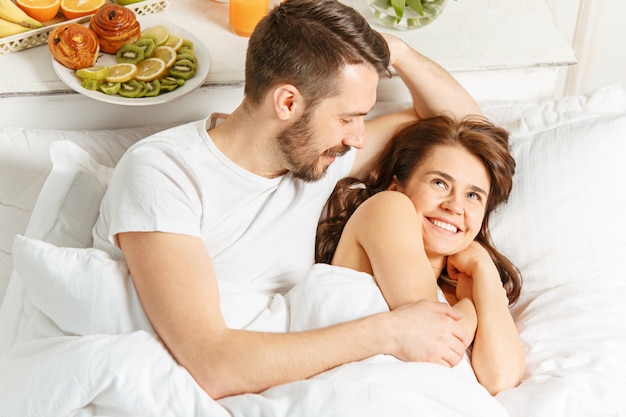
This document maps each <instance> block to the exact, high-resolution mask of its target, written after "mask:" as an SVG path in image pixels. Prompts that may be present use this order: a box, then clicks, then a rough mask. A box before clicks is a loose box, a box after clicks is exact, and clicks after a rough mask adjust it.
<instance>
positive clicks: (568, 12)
mask: <svg viewBox="0 0 626 417" xmlns="http://www.w3.org/2000/svg"><path fill="white" fill-rule="evenodd" d="M546 1H547V2H548V4H549V6H550V8H551V9H552V12H553V14H554V18H555V21H556V24H557V26H558V27H559V28H560V29H561V30H562V31H563V33H564V34H565V36H566V37H567V39H568V40H569V42H570V44H571V45H572V47H573V48H574V51H575V52H576V57H577V58H578V64H577V65H574V66H571V67H569V68H566V69H562V70H560V73H559V81H558V83H559V84H558V86H557V95H558V94H560V95H573V94H581V93H586V92H588V91H591V90H594V89H596V88H599V87H602V86H604V85H607V84H610V83H613V82H615V83H619V84H621V85H622V87H624V88H626V19H625V18H626V2H625V1H624V0H546Z"/></svg>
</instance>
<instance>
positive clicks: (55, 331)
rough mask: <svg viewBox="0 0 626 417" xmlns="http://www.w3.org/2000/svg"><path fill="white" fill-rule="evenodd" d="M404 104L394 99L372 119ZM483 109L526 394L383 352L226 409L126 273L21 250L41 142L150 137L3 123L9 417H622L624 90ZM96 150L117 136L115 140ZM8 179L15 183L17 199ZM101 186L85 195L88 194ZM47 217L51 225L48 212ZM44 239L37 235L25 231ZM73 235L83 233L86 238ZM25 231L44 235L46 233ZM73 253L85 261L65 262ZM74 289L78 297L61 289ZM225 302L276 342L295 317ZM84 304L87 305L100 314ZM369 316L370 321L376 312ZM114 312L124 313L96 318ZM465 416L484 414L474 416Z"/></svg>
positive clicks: (0, 241) (66, 239)
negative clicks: (500, 182) (504, 192)
mask: <svg viewBox="0 0 626 417" xmlns="http://www.w3.org/2000/svg"><path fill="white" fill-rule="evenodd" d="M398 106H399V104H398V103H391V104H389V105H388V106H380V108H379V109H378V111H380V112H384V111H387V110H389V109H391V108H397V107H398ZM483 108H484V109H485V111H486V112H487V115H488V116H489V117H491V118H492V120H494V121H495V122H498V123H500V124H502V125H504V126H505V127H506V128H508V129H509V130H511V132H512V136H511V138H512V145H513V151H514V154H515V155H516V159H517V161H518V170H517V173H516V177H515V179H514V180H515V184H514V193H513V195H512V196H511V199H510V201H509V203H508V204H507V205H506V206H505V207H504V208H503V209H502V210H499V211H498V212H497V213H496V214H495V218H494V222H493V225H492V226H493V227H492V234H493V237H494V240H495V241H496V244H497V246H498V247H500V248H501V249H502V250H503V251H504V252H505V253H506V254H507V255H509V256H510V257H511V259H512V260H513V261H514V262H515V263H516V264H517V265H519V266H520V267H521V268H522V274H523V275H524V278H525V286H524V289H523V292H522V298H521V299H520V301H519V303H518V304H517V305H516V306H515V307H514V308H513V310H512V311H513V314H514V318H515V320H516V324H517V326H518V328H519V330H520V334H521V337H522V341H523V343H524V347H525V352H526V359H527V366H526V372H525V375H524V379H523V381H522V383H521V385H520V386H519V387H517V388H515V389H511V390H507V391H504V392H502V393H500V394H499V395H498V396H497V397H496V399H495V401H489V400H490V398H487V400H486V401H484V400H485V398H484V397H483V396H482V395H481V394H480V389H478V388H480V387H478V386H477V385H476V384H475V383H474V384H473V385H472V386H471V387H470V386H469V385H467V379H466V378H465V376H460V375H457V376H453V377H451V375H450V374H449V373H450V372H449V371H450V370H447V371H444V370H443V368H441V367H435V366H434V365H428V364H400V363H397V361H395V360H389V359H390V358H386V357H376V358H374V359H372V360H370V361H368V362H366V363H355V364H349V365H346V366H343V367H340V368H338V369H337V370H334V371H330V372H327V373H324V374H322V375H320V376H318V377H315V378H312V379H309V380H306V381H299V382H296V383H292V384H286V385H284V386H279V387H275V388H272V389H270V390H268V391H266V392H264V393H262V394H254V395H252V394H250V395H244V396H235V397H231V398H227V399H223V400H220V401H219V402H217V403H216V402H214V401H211V400H210V399H207V397H206V396H205V395H204V394H203V392H202V391H201V390H200V389H199V387H198V386H197V385H196V384H195V382H194V381H193V379H192V378H191V377H190V376H189V375H188V374H187V373H186V371H185V370H184V369H182V368H180V367H179V366H178V365H177V364H176V363H175V362H174V361H173V360H172V359H171V357H170V356H169V354H168V353H167V351H166V350H165V349H164V348H163V346H162V345H161V343H160V342H159V340H158V338H156V337H155V336H154V333H153V331H152V329H151V328H150V326H149V324H146V323H147V322H146V321H145V316H142V311H141V309H140V308H138V303H137V299H136V295H135V294H134V288H133V287H132V285H129V283H130V281H129V278H128V276H127V275H125V274H124V270H125V269H124V265H123V264H119V263H118V264H110V263H109V262H108V261H107V260H106V259H105V258H103V259H100V262H101V263H100V264H98V263H97V262H94V261H93V258H87V259H91V260H89V261H88V262H81V261H80V260H81V259H82V260H83V261H84V259H85V258H84V255H85V254H83V253H82V252H80V250H78V249H62V248H60V249H59V248H55V247H54V246H49V245H48V244H45V243H43V242H39V241H37V240H28V239H25V240H20V239H19V238H18V239H15V242H14V236H15V234H23V233H25V231H26V223H27V222H28V220H29V215H30V211H31V210H32V208H33V204H34V202H35V199H36V197H37V195H38V193H39V190H40V189H41V184H42V183H43V179H44V178H45V176H46V175H47V172H48V171H49V169H50V160H49V157H48V156H47V148H48V145H46V144H41V148H38V147H39V146H40V143H39V142H37V138H40V139H41V140H43V141H44V143H47V144H49V143H50V142H53V141H57V140H60V139H66V138H69V139H70V140H71V141H74V142H79V143H80V145H81V147H84V148H85V149H87V150H88V152H89V154H91V155H92V156H94V157H96V159H98V160H100V162H101V163H104V164H107V165H110V164H112V163H114V162H115V161H116V160H117V158H119V155H120V154H121V152H123V149H125V147H126V146H127V145H129V144H130V143H132V142H134V140H136V138H138V137H141V136H142V135H144V134H145V131H138V130H132V131H130V132H126V134H127V138H122V139H121V142H116V141H117V140H118V139H115V137H116V136H115V135H116V133H115V132H110V131H106V132H105V131H100V132H44V131H26V130H23V129H17V128H15V129H10V128H8V129H7V128H2V129H0V150H4V149H8V150H9V152H8V155H10V156H9V157H8V159H7V158H6V157H5V154H4V152H3V153H0V158H2V159H1V162H2V163H1V164H0V210H3V211H2V212H1V213H0V214H2V215H3V216H0V245H1V246H0V249H1V250H2V251H4V256H3V257H0V268H1V267H4V268H5V269H4V271H2V270H0V272H1V273H2V274H3V275H0V290H1V289H2V284H1V282H2V281H4V282H6V279H7V278H8V271H9V266H10V263H11V245H12V244H13V243H15V245H16V246H15V247H16V248H18V247H21V249H19V250H16V253H17V252H18V251H21V252H20V254H19V257H20V259H22V261H21V267H20V268H21V269H22V270H23V271H22V272H23V273H25V276H26V275H28V276H27V277H26V279H25V280H24V282H22V280H21V277H20V278H13V279H12V280H11V287H10V288H9V291H8V292H7V298H8V299H6V300H5V301H4V302H3V304H2V306H1V307H2V310H1V311H0V415H1V416H2V417H4V416H5V415H6V416H20V417H22V416H28V415H44V416H49V415H55V416H56V415H60V416H64V415H72V416H96V415H107V416H124V415H190V416H193V415H216V416H219V415H235V416H239V415H245V416H270V415H271V416H273V415H277V416H282V415H297V416H307V415H311V416H331V415H337V416H352V415H354V416H361V415H372V416H374V415H376V416H379V415H390V416H396V415H428V416H448V415H486V416H488V415H492V414H490V411H486V410H493V413H494V414H493V415H499V413H501V412H502V408H501V407H500V405H501V406H503V407H504V409H506V411H507V412H508V414H509V415H510V416H511V417H536V416H539V417H543V416H545V417H555V416H557V417H587V416H593V417H623V416H626V396H624V395H623V392H626V365H625V364H626V362H625V360H624V358H625V357H626V308H625V306H626V304H625V303H623V297H624V295H626V273H624V272H623V270H624V268H623V267H621V264H620V260H621V259H623V255H624V254H626V230H625V228H626V211H624V210H623V204H624V202H626V189H624V187H623V184H624V182H626V172H625V171H624V170H623V168H622V158H623V155H625V154H626V93H625V92H624V91H623V90H622V89H621V88H618V87H616V86H609V87H607V88H604V89H601V90H598V91H596V92H593V93H591V94H589V95H585V96H577V97H568V98H565V99H563V100H558V101H554V102H553V101H547V102H544V103H484V105H483ZM16 132H17V133H16ZM51 134H52V135H53V136H52V137H51V136H50V135H51ZM16 135H17V136H16ZM7 138H16V139H15V141H14V142H13V140H12V139H9V140H7ZM96 138H100V139H105V138H109V139H110V138H113V145H112V144H111V143H108V142H101V141H98V140H94V139H96ZM31 141H34V142H32V144H31V143H30V142H31ZM29 146H32V147H33V148H34V151H35V153H34V155H36V156H35V157H32V156H31V155H30V153H29V151H27V149H28V147H29ZM111 146H112V148H113V150H110V149H109V150H107V149H108V148H109V147H111ZM103 148H104V149H103ZM68 149H69V148H68ZM5 160H8V161H9V163H6V164H5V163H4V162H5ZM68 160H69V161H73V160H75V159H74V158H73V157H72V158H68ZM66 162H68V161H66ZM25 163H27V164H28V165H24V164H25ZM93 166H96V164H92V163H91V162H90V163H87V164H86V167H93ZM7 172H8V173H9V175H17V178H20V180H19V181H18V182H19V184H20V185H19V186H18V187H17V188H16V187H15V186H13V183H12V182H11V180H10V178H11V177H10V176H6V175H5V174H6V173H7ZM22 176H23V177H24V181H22V180H21V178H22ZM31 184H32V189H29V187H31ZM57 185H58V184H57ZM91 191H93V190H83V192H84V193H86V194H85V195H88V194H89V192H91ZM43 194H45V193H42V197H41V198H40V199H39V201H37V204H38V205H40V206H43V207H44V209H41V207H39V208H40V211H41V210H45V207H51V206H53V205H55V204H57V203H56V202H55V201H53V200H54V198H53V197H54V193H51V194H50V193H49V195H48V197H47V198H44V196H43ZM63 198H64V197H63ZM89 198H92V199H98V196H97V195H95V194H94V195H91V197H89ZM40 203H41V204H40ZM70 205H71V204H70ZM6 210H8V211H6ZM5 212H7V213H11V214H10V215H8V216H4V213H5ZM20 212H21V213H20ZM70 212H71V210H70ZM47 214H48V219H47V220H45V219H44V221H43V223H46V222H47V221H51V218H52V217H54V216H52V215H53V214H55V213H47ZM57 214H58V213H57ZM65 215H66V216H67V214H65ZM33 216H34V217H35V215H33ZM60 216H61V217H63V215H60ZM36 217H39V215H37V216H36ZM39 220H41V219H39ZM39 223H40V226H41V224H42V222H41V221H40V222H39ZM33 224H36V222H31V223H30V224H29V226H33ZM48 226H50V225H48ZM42 228H43V227H34V226H33V227H31V232H32V231H33V230H35V229H38V230H35V232H40V231H41V230H40V229H42ZM55 230H57V229H55ZM576 232H578V233H576ZM80 233H87V236H89V231H85V230H81V231H80ZM31 237H34V238H38V239H42V236H41V235H39V236H38V235H37V233H34V235H31ZM54 238H55V239H58V242H57V244H58V245H59V246H75V245H78V244H77V243H76V242H77V241H80V240H81V239H84V238H85V236H84V235H82V236H79V239H77V238H75V237H70V236H67V235H56V236H54ZM36 248H39V249H36ZM56 251H60V252H56ZM77 251H78V252H77ZM63 253H65V255H63V256H61V254H63ZM79 253H80V255H78V254H79ZM71 254H73V255H72V256H73V259H74V261H70V260H68V259H66V258H67V256H70V255H71ZM72 256H70V258H72ZM90 256H96V257H97V256H98V255H97V254H96V253H91V254H90ZM36 257H39V258H36ZM44 260H45V261H44ZM17 261H18V257H17V256H16V262H17ZM7 262H8V263H7ZM72 265H73V266H72ZM97 265H100V266H101V267H100V268H95V267H96V266H97ZM104 265H108V267H106V268H105V267H104ZM71 268H74V269H73V270H72V269H71ZM90 268H92V269H90ZM94 268H95V269H97V271H94V270H93V269H94ZM16 270H17V268H16ZM70 271H71V273H69V272H70ZM89 271H91V272H89ZM103 271H107V272H106V274H105V273H104V272H103ZM87 272H89V274H87ZM90 274H91V275H90ZM14 275H16V274H14ZM85 276H91V277H92V278H93V277H100V278H102V277H105V276H109V277H111V276H116V277H118V279H117V280H116V281H114V282H116V283H117V284H118V285H117V286H115V285H101V286H97V285H95V284H94V282H93V281H92V282H91V284H92V285H91V286H88V285H81V284H85V283H86V282H85V280H81V277H83V278H84V277H85ZM66 280H70V281H66ZM71 280H74V281H71ZM27 282H28V283H27ZM54 282H56V284H57V285H56V286H54V285H52V283H54ZM106 282H107V281H104V283H105V284H106ZM108 282H109V283H111V282H113V281H111V280H109V281H108ZM69 283H71V285H67V284H69ZM100 284H103V282H100ZM26 285H28V286H29V288H30V290H29V291H30V293H29V292H28V291H27V290H26V289H25V288H24V287H25V286H26ZM329 288H333V287H332V286H331V287H329ZM69 290H72V293H73V294H74V297H72V296H70V294H64V295H59V291H60V292H61V293H63V291H66V292H67V291H69ZM221 290H223V291H224V311H225V313H226V314H227V316H228V320H229V324H230V325H231V326H233V327H241V328H249V329H275V330H280V329H282V328H284V327H285V326H286V325H287V323H288V322H289V318H288V317H287V316H286V315H285V311H287V307H288V305H289V300H288V299H285V298H284V297H280V296H268V295H266V294H261V293H254V292H241V291H239V290H240V289H237V288H225V287H222V288H221ZM335 290H336V288H335ZM54 291H56V293H55V292H54ZM353 291H354V289H353ZM359 291H361V290H359ZM295 293H296V291H294V293H293V294H295ZM29 294H30V295H29ZM53 294H57V295H56V296H54V295H53ZM107 294H108V296H107ZM293 294H292V297H293ZM307 294H308V292H307ZM317 294H318V295H319V296H320V297H318V299H320V300H322V301H323V300H325V299H326V298H329V299H330V297H327V296H326V295H325V293H324V292H323V291H320V292H318V293H317ZM332 294H336V293H335V292H332ZM89 297H91V298H89ZM120 297H121V298H122V299H123V300H122V301H120ZM314 299H315V297H308V296H307V297H306V299H303V297H301V296H299V298H298V300H299V301H297V302H296V304H294V305H298V306H299V307H301V308H302V309H303V310H301V311H303V312H304V314H300V316H299V317H301V318H302V317H306V316H310V315H307V314H306V313H307V312H314V313H315V317H314V318H315V320H318V322H319V323H324V322H325V321H327V320H329V321H332V320H337V317H338V316H339V314H338V313H339V311H337V310H338V309H337V308H333V307H332V306H333V305H336V304H338V303H337V302H333V301H329V303H328V304H329V305H328V306H326V304H317V305H323V307H324V308H323V309H322V308H320V307H316V306H315V305H312V304H311V303H312V302H313V300H314ZM337 299H340V300H341V298H335V300H337ZM72 300H73V301H72ZM243 300H247V301H248V305H249V307H250V308H248V309H243V310H246V311H245V313H246V314H240V313H243V312H244V311H242V309H241V308H239V307H238V306H239V303H241V302H242V301H243ZM292 301H293V300H292ZM345 304H346V303H342V306H341V307H342V310H341V313H342V314H343V313H345V312H346V311H345V309H343V307H344V305H345ZM86 306H91V307H92V308H93V309H92V310H90V311H91V312H90V313H89V311H85V308H86ZM110 306H116V308H111V307H110ZM360 306H361V307H364V309H365V310H364V311H368V309H372V311H373V310H375V308H372V307H373V306H372V305H371V304H370V303H365V302H363V303H361V304H360ZM356 307H357V305H355V308H356ZM81 309H82V314H81V316H80V317H81V319H80V320H78V319H77V317H78V316H77V314H76V312H77V311H81ZM107 309H108V311H110V312H112V313H113V312H114V313H115V314H112V313H111V314H107V315H102V314H100V312H101V311H102V310H107ZM321 311H323V312H324V313H325V314H326V315H324V314H321V313H320V312H321ZM354 311H356V310H354ZM358 314H364V313H363V311H361V312H360V313H358ZM129 318H130V319H129ZM293 320H300V319H293ZM293 320H292V322H293ZM292 324H293V323H292ZM305 325H306V326H308V325H311V323H306V324H305ZM138 328H139V329H140V330H136V329H138ZM78 334H85V335H84V336H77V335H78ZM6 352H9V353H8V355H6V356H5V355H3V353H6ZM372 361H378V362H379V363H371V362H372ZM464 375H466V374H464ZM477 387H478V388H477ZM446 389H447V390H446ZM477 389H478V391H476V390H477ZM383 400H384V401H383ZM465 404H469V409H470V410H480V411H481V413H479V414H472V411H466V410H465ZM494 404H495V406H494ZM9 406H10V407H12V408H7V407H9ZM52 410H55V412H54V413H52ZM368 413H369V414H368Z"/></svg>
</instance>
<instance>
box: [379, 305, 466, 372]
mask: <svg viewBox="0 0 626 417" xmlns="http://www.w3.org/2000/svg"><path fill="white" fill-rule="evenodd" d="M389 314H390V315H391V316H392V317H393V320H394V322H393V323H394V324H392V327H391V332H392V338H394V342H395V345H396V346H397V348H396V350H395V351H394V353H392V354H393V355H394V356H396V357H397V358H398V359H401V360H405V361H412V362H432V363H438V364H440V365H444V366H449V367H452V366H455V365H457V364H458V363H459V361H460V360H461V359H462V358H463V355H464V353H465V345H466V344H465V342H464V341H465V340H466V339H467V337H468V336H469V335H467V334H466V333H467V332H466V331H465V329H464V328H463V326H462V325H461V323H460V319H461V314H460V313H459V312H458V311H456V310H455V309H454V308H452V307H450V306H449V305H448V304H445V303H439V302H433V301H426V300H421V301H417V302H414V303H410V304H406V305H404V306H401V307H398V308H397V309H395V310H394V311H392V312H390V313H389Z"/></svg>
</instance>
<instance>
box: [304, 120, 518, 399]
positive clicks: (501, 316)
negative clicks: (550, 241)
mask: <svg viewBox="0 0 626 417" xmlns="http://www.w3.org/2000/svg"><path fill="white" fill-rule="evenodd" d="M514 170H515V161H514V159H513V157H512V156H511V154H510V152H509V148H508V133H507V132H506V131H505V130H504V129H502V128H499V127H496V126H494V125H492V124H490V123H489V122H487V121H486V120H485V119H483V118H479V117H475V118H465V119H463V120H461V121H458V122H457V121H455V120H454V119H452V118H451V117H448V116H438V117H433V118H428V119H423V120H420V121H417V122H415V123H412V124H410V125H408V126H407V127H405V128H404V129H402V130H401V131H400V132H398V134H397V135H395V137H394V138H393V139H392V140H391V142H390V143H389V144H388V146H387V147H386V149H385V150H384V152H383V153H382V155H381V156H380V158H379V160H378V162H377V164H376V165H375V168H374V170H372V171H371V172H370V173H369V175H368V176H367V177H366V179H365V181H362V182H361V181H358V180H356V179H351V178H346V179H344V180H342V181H341V182H340V183H338V184H337V187H336V188H335V191H334V192H333V194H332V195H331V197H330V199H329V202H328V211H327V213H326V216H325V218H323V219H322V221H321V222H320V224H319V227H318V237H317V243H316V252H317V253H316V258H317V259H316V260H317V261H318V262H322V263H330V264H332V265H336V266H341V267H345V268H350V269H353V270H356V271H360V272H365V273H368V274H370V275H372V276H373V277H374V279H375V281H376V284H377V285H378V286H379V288H380V290H381V292H382V294H383V296H384V298H385V301H386V302H387V304H388V306H389V308H390V309H391V310H394V309H396V308H398V307H400V306H402V305H404V304H406V303H409V302H412V301H416V300H420V299H430V300H437V299H439V300H441V301H448V302H449V303H450V304H452V305H454V307H455V308H456V309H458V310H459V311H461V312H462V313H463V321H464V324H465V326H466V327H467V329H468V330H469V332H468V334H470V335H473V336H474V337H473V340H467V341H466V345H467V347H469V346H470V344H471V345H472V349H471V361H472V367H473V369H474V372H475V374H476V377H477V378H478V380H479V382H480V383H481V384H482V385H483V386H485V388H487V390H488V391H489V392H490V393H491V394H493V395H495V394H496V393H498V392H500V391H501V390H503V389H506V388H511V387H514V386H516V385H517V384H518V383H519V381H520V379H521V377H522V374H523V369H524V355H523V350H522V346H521V342H520V338H519V335H518V333H517V330H516V327H515V324H514V322H513V319H512V317H511V315H510V312H509V309H508V307H509V305H510V304H513V303H514V302H515V301H517V299H518V297H519V294H520V286H521V276H520V273H519V271H518V270H517V269H516V268H515V266H514V265H513V264H512V263H511V262H510V261H509V260H508V259H507V258H506V257H505V256H504V255H502V254H501V253H499V252H498V251H497V250H496V249H495V248H494V247H493V245H492V243H491V238H490V235H489V227H488V225H489V215H490V214H491V212H492V211H493V210H494V209H495V208H496V207H497V206H498V205H499V204H501V203H503V202H505V201H506V199H507V198H508V196H509V193H510V191H511V187H512V176H513V173H514ZM416 214H417V215H416ZM438 283H439V285H438ZM440 286H441V287H440ZM441 290H443V292H442V291H441ZM442 295H443V296H445V299H444V298H443V297H442Z"/></svg>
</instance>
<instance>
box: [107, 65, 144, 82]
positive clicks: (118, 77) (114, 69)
mask: <svg viewBox="0 0 626 417" xmlns="http://www.w3.org/2000/svg"><path fill="white" fill-rule="evenodd" d="M138 71H139V69H138V68H137V65H135V64H131V63H128V62H124V63H121V64H115V65H111V66H110V67H109V75H108V76H107V77H106V78H105V80H106V81H107V82H110V83H124V82H126V81H130V80H132V79H133V78H134V77H135V75H137V72H138Z"/></svg>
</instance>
